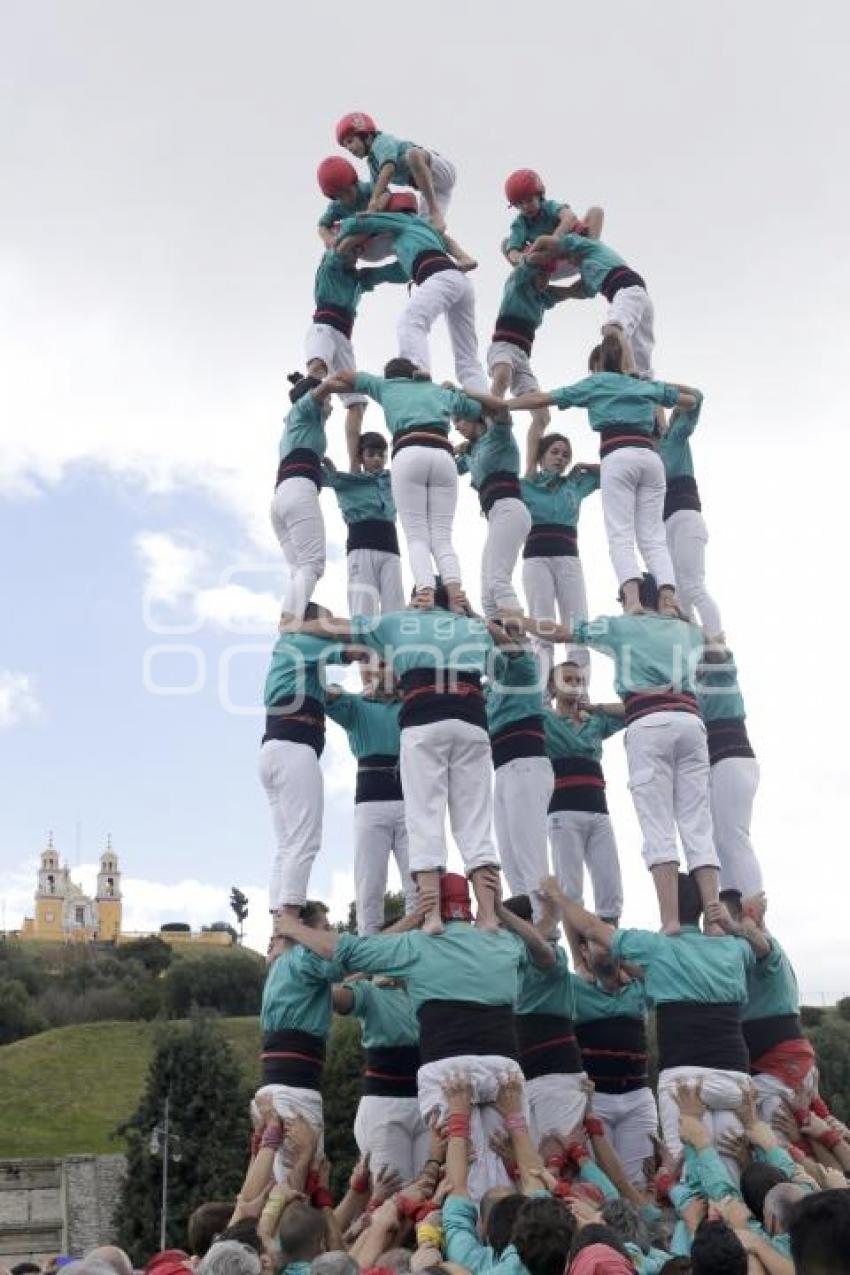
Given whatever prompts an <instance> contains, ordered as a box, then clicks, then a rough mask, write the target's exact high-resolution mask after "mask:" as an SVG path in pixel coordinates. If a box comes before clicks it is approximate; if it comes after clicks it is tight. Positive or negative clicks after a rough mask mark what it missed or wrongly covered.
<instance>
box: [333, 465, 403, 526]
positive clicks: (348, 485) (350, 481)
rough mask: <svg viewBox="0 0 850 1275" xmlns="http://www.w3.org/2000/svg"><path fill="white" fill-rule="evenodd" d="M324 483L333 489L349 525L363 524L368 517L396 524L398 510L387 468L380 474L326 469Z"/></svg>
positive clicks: (344, 518)
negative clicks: (349, 472)
mask: <svg viewBox="0 0 850 1275" xmlns="http://www.w3.org/2000/svg"><path fill="white" fill-rule="evenodd" d="M323 481H324V484H325V486H326V487H330V488H332V490H333V492H334V494H335V496H336V500H337V504H338V505H339V511H340V513H341V514H342V517H343V520H344V521H345V523H346V524H347V525H348V526H351V524H352V523H353V522H364V521H365V520H366V519H367V518H369V519H377V520H378V521H379V522H395V516H396V508H395V501H394V500H393V493H392V484H391V482H390V471H389V470H388V469H382V470H381V471H380V473H377V474H346V473H345V472H344V471H343V470H340V469H335V470H334V469H332V470H325V471H324V478H323Z"/></svg>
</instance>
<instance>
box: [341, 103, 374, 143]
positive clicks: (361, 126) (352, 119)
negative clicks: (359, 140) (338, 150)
mask: <svg viewBox="0 0 850 1275" xmlns="http://www.w3.org/2000/svg"><path fill="white" fill-rule="evenodd" d="M377 131H378V126H377V124H376V123H375V121H374V120H373V119H372V116H371V115H367V114H366V112H365V111H349V112H348V114H347V115H343V117H342V119H341V120H340V121H339V123H338V124H337V126H336V140H337V142H338V143H339V145H340V146H342V144H343V142H344V141H345V139H346V137H350V136H351V134H352V133H377Z"/></svg>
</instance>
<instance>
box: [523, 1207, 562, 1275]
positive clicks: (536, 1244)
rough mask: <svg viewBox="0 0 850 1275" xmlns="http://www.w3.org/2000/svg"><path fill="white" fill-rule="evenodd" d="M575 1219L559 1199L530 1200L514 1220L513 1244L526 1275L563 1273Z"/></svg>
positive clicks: (555, 1274) (558, 1274)
mask: <svg viewBox="0 0 850 1275" xmlns="http://www.w3.org/2000/svg"><path fill="white" fill-rule="evenodd" d="M575 1232H576V1224H575V1219H574V1218H573V1215H572V1213H570V1211H569V1209H568V1208H566V1206H565V1205H564V1204H562V1203H561V1201H560V1200H554V1199H529V1200H526V1202H525V1204H524V1205H523V1207H522V1208H521V1209H520V1211H519V1213H518V1215H517V1219H516V1221H515V1222H514V1230H513V1236H512V1239H513V1243H514V1247H515V1248H516V1251H517V1253H518V1254H519V1259H520V1261H521V1262H522V1264H523V1266H524V1267H525V1268H526V1270H527V1271H528V1272H529V1275H564V1267H565V1266H566V1264H567V1257H568V1256H569V1252H570V1245H571V1244H572V1242H573V1236H574V1235H575Z"/></svg>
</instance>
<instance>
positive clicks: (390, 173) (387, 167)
mask: <svg viewBox="0 0 850 1275" xmlns="http://www.w3.org/2000/svg"><path fill="white" fill-rule="evenodd" d="M394 175H395V164H393V163H392V162H388V163H386V164H382V165H381V168H380V171H379V173H378V178H377V181H376V182H375V185H374V186H373V188H372V197H371V199H370V200H369V202H368V204H367V205H366V212H367V213H373V212H380V210H381V209H382V208H383V206H384V204H385V203H386V202H387V201H386V198H385V196H386V194H387V189H388V187H389V184H390V182H391V181H392V179H393V177H394Z"/></svg>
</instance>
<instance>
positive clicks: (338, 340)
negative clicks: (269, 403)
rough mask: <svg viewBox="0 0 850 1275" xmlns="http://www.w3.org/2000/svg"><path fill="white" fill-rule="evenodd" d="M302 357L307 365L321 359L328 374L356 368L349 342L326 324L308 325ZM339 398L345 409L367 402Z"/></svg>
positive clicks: (361, 396)
mask: <svg viewBox="0 0 850 1275" xmlns="http://www.w3.org/2000/svg"><path fill="white" fill-rule="evenodd" d="M384 255H386V254H384ZM304 355H305V359H306V362H307V363H308V364H310V363H311V362H312V361H313V359H321V361H322V362H323V363H324V365H325V367H326V368H327V369H328V372H349V371H354V369H355V368H356V367H357V358H356V356H355V354H354V346H353V345H352V344H351V341H350V340H349V338H348V337H347V336H343V334H342V332H337V330H336V328H332V327H331V326H330V324H328V323H312V324H311V325H310V327H309V328H308V329H307V340H306V341H305V350H304ZM339 397H340V401H341V402H343V403H344V404H345V406H346V407H351V406H353V405H354V404H355V403H362V404H363V406H364V407H365V406H366V405H367V404H368V402H369V397H368V395H366V394H340V396H339Z"/></svg>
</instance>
